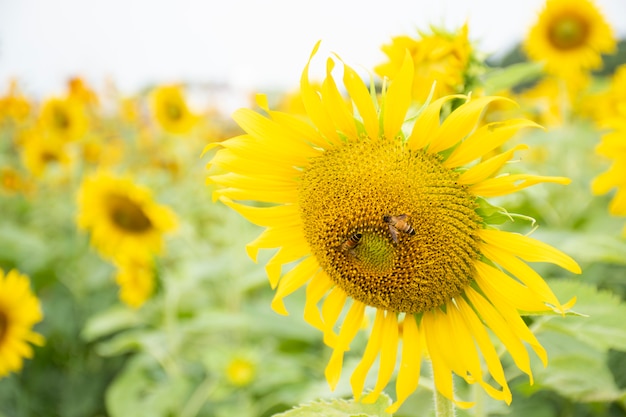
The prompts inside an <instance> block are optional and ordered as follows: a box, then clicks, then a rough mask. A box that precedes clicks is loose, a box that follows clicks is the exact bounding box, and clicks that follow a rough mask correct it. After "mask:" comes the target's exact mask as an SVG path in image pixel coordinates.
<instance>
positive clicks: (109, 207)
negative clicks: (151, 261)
mask: <svg viewBox="0 0 626 417" xmlns="http://www.w3.org/2000/svg"><path fill="white" fill-rule="evenodd" d="M78 211H79V212H78V219H77V223H78V226H79V228H81V229H83V230H87V231H89V232H90V233H91V244H92V245H93V246H94V247H95V248H96V249H97V250H99V251H100V253H101V254H102V255H103V256H104V257H106V258H109V259H114V260H115V259H121V260H123V259H126V258H133V257H141V258H145V257H148V256H151V255H155V254H160V253H161V252H162V249H163V235H164V234H165V233H166V232H169V231H172V230H174V229H175V228H176V223H177V219H176V215H175V214H174V213H173V212H172V211H171V210H170V209H169V208H168V207H166V206H162V205H159V204H157V203H156V202H155V201H154V200H153V198H152V193H151V192H150V190H149V189H148V188H146V187H143V186H139V185H136V184H134V183H133V181H132V180H131V179H130V178H127V177H124V178H119V177H115V176H113V175H112V174H109V173H106V172H100V173H97V174H94V175H92V176H89V177H86V178H85V179H84V180H83V183H82V185H81V187H80V190H79V192H78Z"/></svg>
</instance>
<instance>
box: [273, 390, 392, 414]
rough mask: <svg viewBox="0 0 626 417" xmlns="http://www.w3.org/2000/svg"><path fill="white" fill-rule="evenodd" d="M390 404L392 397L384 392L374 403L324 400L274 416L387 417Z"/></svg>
mask: <svg viewBox="0 0 626 417" xmlns="http://www.w3.org/2000/svg"><path fill="white" fill-rule="evenodd" d="M390 405H391V399H390V398H389V397H388V396H387V395H386V394H384V393H383V394H381V395H380V397H378V400H376V402H375V403H374V404H362V403H358V402H355V401H354V400H349V401H348V400H343V399H336V400H332V401H323V400H322V401H316V402H312V403H309V404H305V405H300V406H298V407H296V408H294V409H293V410H289V411H286V412H284V413H280V414H275V415H274V417H386V416H391V414H389V413H386V412H385V409H386V408H387V407H389V406H390Z"/></svg>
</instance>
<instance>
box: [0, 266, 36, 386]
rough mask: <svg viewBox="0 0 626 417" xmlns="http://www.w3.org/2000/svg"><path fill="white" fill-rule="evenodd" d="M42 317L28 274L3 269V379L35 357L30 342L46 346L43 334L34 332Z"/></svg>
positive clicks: (0, 368)
mask: <svg viewBox="0 0 626 417" xmlns="http://www.w3.org/2000/svg"><path fill="white" fill-rule="evenodd" d="M42 319H43V313H42V312H41V305H40V304H39V300H38V299H37V297H36V296H35V295H34V294H33V293H32V292H31V290H30V283H29V279H28V277H27V276H25V275H22V274H20V273H19V272H18V271H16V270H11V271H9V273H8V274H6V275H5V273H4V271H3V270H2V269H0V378H2V377H4V376H7V375H8V374H9V373H11V372H18V371H20V370H21V369H22V366H23V360H24V358H26V359H30V358H32V357H33V349H32V347H31V346H30V345H29V343H32V344H34V345H37V346H42V345H43V343H44V338H43V336H42V335H40V334H39V333H35V332H33V331H32V328H33V326H34V325H35V324H37V323H39V322H40V321H41V320H42Z"/></svg>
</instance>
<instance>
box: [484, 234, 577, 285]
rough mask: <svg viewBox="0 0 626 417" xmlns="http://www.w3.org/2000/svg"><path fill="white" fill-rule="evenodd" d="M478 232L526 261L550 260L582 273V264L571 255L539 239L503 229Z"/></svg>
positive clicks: (494, 244)
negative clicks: (579, 264)
mask: <svg viewBox="0 0 626 417" xmlns="http://www.w3.org/2000/svg"><path fill="white" fill-rule="evenodd" d="M478 234H479V236H480V238H481V239H483V240H484V241H485V242H486V243H488V244H490V245H493V246H496V247H499V248H502V249H504V248H506V250H508V251H509V252H511V253H513V254H516V255H517V256H519V257H520V258H522V259H523V260H525V261H526V262H549V263H552V264H555V265H558V266H560V267H561V268H563V269H566V270H568V271H570V272H573V273H575V274H580V273H581V270H580V266H578V264H577V263H576V261H574V260H573V259H572V258H571V257H569V256H568V255H566V254H564V253H563V252H561V251H560V250H558V249H556V248H553V247H552V246H550V245H548V244H547V243H543V242H541V241H539V240H537V239H533V238H531V237H529V236H524V235H520V234H519V233H511V232H504V231H501V230H488V229H481V230H479V232H478Z"/></svg>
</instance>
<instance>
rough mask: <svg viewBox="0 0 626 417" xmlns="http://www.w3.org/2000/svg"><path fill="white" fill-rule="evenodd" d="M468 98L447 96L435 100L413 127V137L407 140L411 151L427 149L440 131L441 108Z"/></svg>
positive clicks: (458, 95)
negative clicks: (457, 100)
mask: <svg viewBox="0 0 626 417" xmlns="http://www.w3.org/2000/svg"><path fill="white" fill-rule="evenodd" d="M456 98H458V99H461V98H466V96H464V95H460V94H456V95H451V96H445V97H442V98H440V99H438V100H435V101H434V102H432V103H431V104H429V105H428V106H427V107H426V108H425V109H424V110H423V111H422V112H421V113H420V115H419V117H418V118H417V120H416V121H415V124H414V125H413V129H412V130H411V135H410V136H409V138H408V139H407V143H408V146H409V148H410V149H413V150H417V149H422V148H425V147H426V146H427V145H428V144H430V141H431V140H432V138H433V136H434V135H435V132H436V131H437V129H439V126H440V121H441V108H442V107H443V106H444V105H445V104H446V103H447V102H448V101H451V100H454V99H456Z"/></svg>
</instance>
